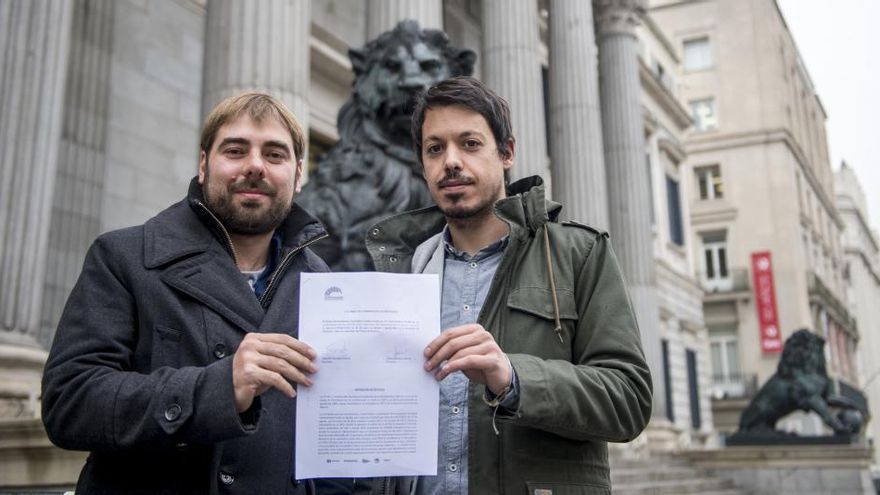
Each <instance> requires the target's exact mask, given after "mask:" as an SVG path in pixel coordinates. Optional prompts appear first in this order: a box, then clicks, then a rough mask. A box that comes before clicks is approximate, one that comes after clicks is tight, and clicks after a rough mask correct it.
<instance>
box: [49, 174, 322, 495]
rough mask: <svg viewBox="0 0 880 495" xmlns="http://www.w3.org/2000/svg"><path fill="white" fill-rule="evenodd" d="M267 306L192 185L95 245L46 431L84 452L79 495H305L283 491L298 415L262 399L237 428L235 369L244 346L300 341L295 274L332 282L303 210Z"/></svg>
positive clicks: (60, 356) (291, 229)
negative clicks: (268, 336) (251, 336)
mask: <svg viewBox="0 0 880 495" xmlns="http://www.w3.org/2000/svg"><path fill="white" fill-rule="evenodd" d="M279 229H281V230H282V232H283V234H284V235H283V239H284V242H283V248H282V254H281V257H280V260H279V261H278V263H277V265H276V266H277V268H276V272H275V273H274V274H273V276H272V279H271V281H270V282H269V287H268V288H267V290H266V293H265V294H264V296H263V299H262V301H258V300H257V298H256V297H254V293H253V292H252V291H251V289H250V287H249V286H248V284H247V282H246V280H245V278H244V277H243V276H242V275H241V273H240V272H239V270H238V268H237V267H236V264H235V260H234V258H233V254H232V248H231V244H230V242H229V241H228V237H227V235H226V233H225V231H224V230H223V229H222V227H221V226H220V224H219V222H218V221H217V220H216V218H214V217H213V215H211V214H210V212H209V211H208V210H207V208H205V206H204V205H203V203H202V201H201V187H200V186H199V185H198V184H197V183H196V182H195V181H193V183H192V184H191V186H190V193H189V196H188V198H187V199H185V200H183V201H181V202H179V203H177V204H175V205H173V206H171V207H170V208H168V209H167V210H165V211H163V212H161V213H159V214H158V215H157V216H155V217H154V218H152V219H150V220H149V221H147V222H146V223H145V224H144V225H142V226H138V227H131V228H127V229H122V230H118V231H114V232H110V233H107V234H104V235H102V236H100V237H99V238H98V239H97V240H96V241H95V242H94V244H93V245H92V246H91V248H90V249H89V252H88V254H87V256H86V260H85V264H84V266H83V271H82V274H81V275H80V278H79V281H78V282H77V284H76V286H75V287H74V289H73V292H72V293H71V295H70V299H69V300H68V302H67V306H66V307H65V309H64V313H63V315H62V317H61V322H60V323H59V325H58V331H57V333H56V335H55V341H54V343H53V345H52V349H51V352H50V354H49V360H48V362H47V363H46V369H45V373H44V377H43V421H44V423H45V426H46V431H47V432H48V434H49V438H50V439H51V440H52V441H53V442H54V443H55V444H56V445H58V446H60V447H62V448H66V449H76V450H88V451H91V453H90V455H89V458H88V461H87V463H86V465H85V467H84V468H83V471H82V473H81V475H80V479H79V483H78V485H77V493H78V494H87V493H114V494H118V493H126V494H131V493H144V494H147V493H149V494H161V493H174V494H189V493H192V494H206V493H242V494H254V493H272V494H275V493H279V494H283V493H302V492H303V490H304V487H303V484H301V483H299V484H298V483H295V482H292V481H291V476H290V475H291V472H290V470H291V466H292V456H293V440H294V439H293V434H294V430H293V427H294V401H293V400H290V399H288V398H287V397H285V396H284V395H283V394H282V393H280V392H278V391H276V390H275V389H271V390H269V391H268V392H266V393H264V394H263V395H262V396H261V397H259V398H258V399H257V400H256V401H255V402H254V405H253V406H252V407H251V408H250V409H249V410H248V411H246V412H245V413H244V414H241V415H239V414H238V413H237V412H236V409H235V405H234V398H233V397H234V395H233V389H232V355H233V353H234V352H235V350H236V349H237V347H238V345H239V343H240V342H241V340H242V339H243V338H244V336H245V334H246V333H248V332H264V333H286V334H289V335H293V336H296V335H297V324H298V308H299V274H300V273H301V272H314V271H327V267H326V265H325V264H324V262H323V261H321V260H320V259H319V258H318V257H317V256H316V255H315V254H313V253H312V252H311V251H310V250H309V249H308V248H307V246H308V245H309V244H311V243H313V242H315V241H317V240H318V239H321V238H323V237H324V236H326V234H325V232H324V229H323V227H321V225H320V224H319V223H318V222H317V221H316V220H314V219H313V218H311V217H310V216H309V215H308V214H307V213H306V212H305V211H304V210H302V209H301V208H299V207H298V206H296V205H294V207H293V211H292V212H291V214H290V215H289V216H288V217H287V219H286V220H285V221H284V223H283V225H282V226H281V227H279Z"/></svg>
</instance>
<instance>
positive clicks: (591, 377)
mask: <svg viewBox="0 0 880 495" xmlns="http://www.w3.org/2000/svg"><path fill="white" fill-rule="evenodd" d="M412 132H413V138H414V142H415V149H416V153H417V155H418V156H419V159H420V161H421V162H422V167H423V172H424V176H425V180H426V181H427V184H428V189H429V191H430V193H431V196H432V197H433V199H434V201H435V202H436V203H437V206H434V207H430V208H426V209H422V210H416V211H414V212H409V213H404V214H402V215H398V216H395V217H391V218H390V219H387V220H385V221H382V222H380V223H378V224H377V225H376V226H374V227H373V228H372V229H371V230H370V231H369V233H368V235H367V241H366V244H367V248H368V250H369V251H370V254H371V256H372V258H373V261H374V263H375V266H376V268H377V269H378V270H382V271H393V272H414V273H437V274H439V275H440V279H441V281H442V301H441V307H442V309H441V318H442V322H441V324H442V328H444V329H445V330H444V331H443V332H442V333H441V335H440V336H439V337H437V338H436V339H434V340H433V341H432V342H431V343H430V344H429V345H428V347H427V348H426V349H425V351H424V356H425V366H424V367H425V370H428V371H431V372H433V373H434V374H435V376H436V378H437V380H439V381H440V435H439V438H440V446H439V458H438V466H437V476H425V477H421V478H419V479H417V480H397V481H398V484H399V485H403V486H399V487H398V488H402V489H403V490H404V491H406V490H409V491H412V492H413V493H416V494H465V493H468V492H470V493H477V494H482V493H529V494H552V493H584V494H609V493H611V485H610V479H609V478H610V476H609V467H608V450H607V446H606V442H608V441H612V442H626V441H629V440H632V439H633V438H635V437H636V436H637V435H638V434H639V433H640V432H641V431H642V429H643V428H644V427H645V425H646V424H647V422H648V419H649V418H650V415H651V378H650V375H649V370H648V365H647V364H646V362H645V359H644V355H643V353H642V349H641V343H640V340H639V330H638V326H637V325H636V320H635V316H634V314H633V310H632V307H631V304H630V301H629V296H628V294H627V291H626V284H625V282H624V279H623V276H622V274H621V271H620V268H619V266H618V263H617V260H616V258H615V256H614V252H613V251H612V249H611V244H610V241H609V238H608V235H607V234H605V233H602V232H599V231H596V230H594V229H592V228H590V227H586V226H583V225H580V224H576V223H573V222H562V223H559V222H558V221H557V216H558V215H559V211H560V209H561V205H559V204H558V203H555V202H553V201H550V200H547V199H545V193H544V186H543V183H542V181H541V179H540V178H539V177H530V178H526V179H522V180H520V181H518V182H515V183H513V184H510V185H509V186H508V187H505V186H506V182H507V181H506V178H505V177H506V176H507V174H508V172H509V170H510V169H511V167H512V166H513V163H514V157H515V141H514V138H513V134H512V129H511V125H510V112H509V110H508V107H507V103H506V102H505V101H504V100H503V99H502V98H500V97H498V96H497V95H496V94H494V93H493V92H492V91H490V90H489V89H488V88H486V87H485V86H483V85H482V84H481V83H480V82H479V81H477V80H476V79H472V78H454V79H450V80H447V81H444V82H441V83H439V84H437V85H436V86H434V87H432V88H430V89H428V90H427V91H426V92H425V93H424V94H423V95H422V96H421V98H420V100H419V102H418V104H417V106H416V110H415V113H414V114H413V124H412ZM413 483H415V486H414V487H413V486H412V484H413Z"/></svg>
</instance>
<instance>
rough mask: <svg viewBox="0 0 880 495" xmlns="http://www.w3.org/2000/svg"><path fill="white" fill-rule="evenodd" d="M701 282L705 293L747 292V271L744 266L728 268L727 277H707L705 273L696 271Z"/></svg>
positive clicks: (748, 287)
mask: <svg viewBox="0 0 880 495" xmlns="http://www.w3.org/2000/svg"><path fill="white" fill-rule="evenodd" d="M697 276H698V277H699V278H700V280H702V282H703V290H705V291H706V293H708V294H711V293H726V292H748V291H749V290H751V286H750V285H749V271H748V270H747V269H745V268H732V269H730V270H728V272H727V277H724V278H718V277H716V278H707V277H706V274H705V273H697Z"/></svg>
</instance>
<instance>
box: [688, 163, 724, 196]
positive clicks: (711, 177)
mask: <svg viewBox="0 0 880 495" xmlns="http://www.w3.org/2000/svg"><path fill="white" fill-rule="evenodd" d="M694 172H695V173H696V175H697V184H698V185H699V188H700V199H720V198H723V197H724V183H723V182H721V168H720V167H719V166H718V165H710V166H708V167H697V168H695V169H694Z"/></svg>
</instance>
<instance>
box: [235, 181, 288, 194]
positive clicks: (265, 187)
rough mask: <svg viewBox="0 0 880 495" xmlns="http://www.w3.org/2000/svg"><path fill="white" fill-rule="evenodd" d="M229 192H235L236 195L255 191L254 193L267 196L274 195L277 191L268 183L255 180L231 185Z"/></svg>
mask: <svg viewBox="0 0 880 495" xmlns="http://www.w3.org/2000/svg"><path fill="white" fill-rule="evenodd" d="M231 190H232V192H236V193H237V192H245V191H248V192H254V191H256V192H261V193H263V194H269V195H272V194H275V193H276V192H277V190H276V189H275V188H274V187H272V185H271V184H269V183H268V182H266V181H265V180H263V179H256V180H247V179H243V180H241V181H239V182H236V183H235V184H233V185H232V187H231Z"/></svg>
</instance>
